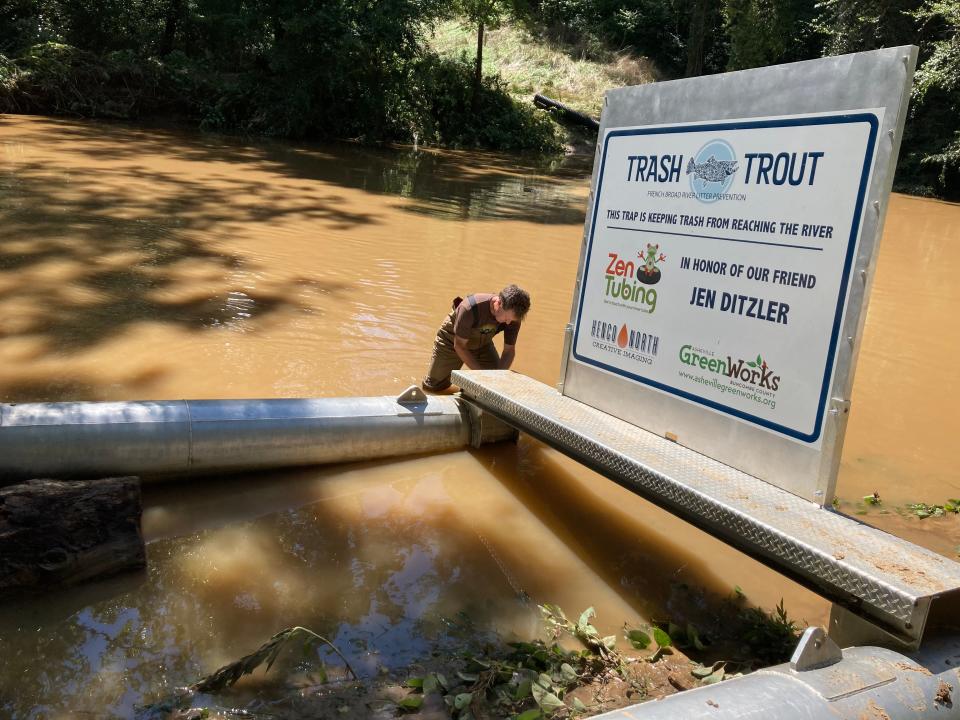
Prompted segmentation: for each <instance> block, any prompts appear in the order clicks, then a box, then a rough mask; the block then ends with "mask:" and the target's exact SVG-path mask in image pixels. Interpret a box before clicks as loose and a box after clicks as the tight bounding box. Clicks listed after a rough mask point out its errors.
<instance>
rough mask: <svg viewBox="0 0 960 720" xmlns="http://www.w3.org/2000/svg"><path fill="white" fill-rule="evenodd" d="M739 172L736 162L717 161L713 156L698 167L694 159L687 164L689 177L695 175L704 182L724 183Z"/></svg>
mask: <svg viewBox="0 0 960 720" xmlns="http://www.w3.org/2000/svg"><path fill="white" fill-rule="evenodd" d="M736 171H737V161H736V160H717V159H716V158H715V157H714V156H713V155H711V156H710V158H709V159H708V160H707V161H706V162H705V163H700V164H699V165H697V164H696V163H695V162H694V161H693V158H690V162H689V163H687V175H689V174H690V173H693V174H694V175H695V176H696V177H698V178H700V179H701V180H703V181H704V182H715V183H718V182H723V181H724V180H726V179H727V176H728V175H733V174H734V173H735V172H736Z"/></svg>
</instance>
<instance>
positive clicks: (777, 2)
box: [723, 0, 817, 70]
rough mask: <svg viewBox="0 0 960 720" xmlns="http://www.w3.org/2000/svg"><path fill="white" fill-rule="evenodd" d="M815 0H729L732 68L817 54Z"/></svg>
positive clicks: (726, 22) (727, 24) (725, 11)
mask: <svg viewBox="0 0 960 720" xmlns="http://www.w3.org/2000/svg"><path fill="white" fill-rule="evenodd" d="M815 13H816V9H815V5H814V0H725V2H724V6H723V22H724V28H725V30H726V32H727V35H728V37H729V41H730V46H729V60H728V64H727V67H728V69H730V70H742V69H744V68H752V67H761V66H764V65H773V64H775V63H781V62H792V61H794V60H805V59H807V58H810V57H814V56H815V55H816V54H817V47H816V37H815V31H814V29H813V26H812V23H813V20H814V17H815Z"/></svg>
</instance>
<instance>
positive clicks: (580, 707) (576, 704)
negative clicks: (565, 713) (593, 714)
mask: <svg viewBox="0 0 960 720" xmlns="http://www.w3.org/2000/svg"><path fill="white" fill-rule="evenodd" d="M573 709H574V710H577V711H579V712H585V711H586V709H587V706H586V705H584V704H583V701H582V700H581V699H580V698H574V699H573Z"/></svg>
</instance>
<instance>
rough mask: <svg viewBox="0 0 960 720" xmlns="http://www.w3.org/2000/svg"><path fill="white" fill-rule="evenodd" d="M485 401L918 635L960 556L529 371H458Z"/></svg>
mask: <svg viewBox="0 0 960 720" xmlns="http://www.w3.org/2000/svg"><path fill="white" fill-rule="evenodd" d="M453 381H454V383H455V384H456V385H458V386H459V387H460V388H461V390H462V392H463V394H464V395H465V396H466V397H467V398H468V399H469V400H471V401H473V402H474V403H476V404H477V405H479V406H480V407H482V408H483V409H485V410H487V411H489V412H491V413H493V414H494V415H497V416H498V417H500V418H501V419H503V420H505V421H506V422H509V423H510V424H512V425H514V426H516V427H518V428H519V429H521V430H523V431H525V432H528V433H530V434H531V435H533V436H535V437H537V438H539V439H541V440H543V441H544V442H546V443H548V444H549V445H552V446H553V447H555V448H557V449H558V450H560V451H562V452H564V453H565V454H567V455H569V456H571V457H573V458H574V459H576V460H578V461H580V462H582V463H584V464H585V465H587V466H589V467H591V468H593V469H594V470H596V471H597V472H599V473H601V474H603V475H605V476H606V477H608V478H610V479H612V480H615V481H616V482H618V483H620V484H621V485H623V486H624V487H626V488H628V489H630V490H633V491H634V492H636V493H637V494H639V495H642V496H643V497H645V498H647V499H648V500H651V501H653V502H655V503H657V504H658V505H660V506H662V507H664V508H666V509H668V510H670V511H671V512H673V513H674V514H676V515H678V516H680V517H682V518H684V519H685V520H687V521H689V522H691V523H693V524H694V525H696V526H698V527H700V528H701V529H703V530H705V531H707V532H710V533H711V534H713V535H715V536H717V537H718V538H720V539H722V540H724V541H726V542H728V543H730V544H731V545H732V546H734V547H736V548H737V549H739V550H742V551H744V552H747V553H749V554H751V555H753V556H755V557H758V558H760V559H762V560H764V561H765V562H767V563H768V564H770V565H772V566H774V567H775V568H776V569H778V570H780V571H781V572H784V573H785V574H788V575H790V576H791V577H793V578H795V579H797V580H799V581H801V582H803V583H804V584H805V585H807V586H809V587H811V588H813V589H814V590H815V591H817V592H819V593H820V594H822V595H824V596H825V597H827V598H829V599H831V600H834V601H837V602H842V603H844V604H845V605H846V606H848V607H851V608H855V609H856V611H857V612H859V613H860V614H863V615H865V616H867V617H869V618H871V619H872V620H874V621H876V622H879V623H880V624H882V625H884V626H885V627H887V628H889V629H890V631H891V632H893V633H894V634H896V635H898V636H900V637H902V638H905V639H906V641H907V642H910V641H917V640H918V639H919V638H920V637H921V635H922V633H923V628H924V624H925V622H926V616H927V612H928V611H929V608H930V604H931V601H932V600H933V599H934V598H935V597H938V596H940V595H942V594H944V593H948V592H953V591H958V590H960V564H957V563H955V562H953V561H951V560H949V559H947V558H945V557H942V556H940V555H937V554H935V553H933V552H930V551H929V550H926V549H924V548H921V547H918V546H916V545H913V544H911V543H908V542H906V541H905V540H901V539H900V538H897V537H894V536H893V535H889V534H888V533H885V532H882V531H880V530H877V529H875V528H872V527H869V526H867V525H864V524H862V523H860V522H858V521H856V520H854V519H852V518H849V517H847V516H844V515H840V514H839V513H836V512H833V511H832V510H828V509H824V508H822V507H820V506H819V505H817V504H816V503H813V502H809V501H806V500H803V499H802V498H799V497H797V496H796V495H793V494H791V493H789V492H786V491H784V490H782V489H780V488H777V487H774V486H773V485H770V484H769V483H766V482H763V481H762V480H759V479H757V478H755V477H752V476H750V475H747V474H746V473H743V472H741V471H739V470H736V469H734V468H732V467H730V466H728V465H724V464H722V463H720V462H717V461H715V460H711V459H710V458H708V457H705V456H703V455H700V454H698V453H696V452H694V451H692V450H690V449H688V448H685V447H683V446H681V445H678V444H677V443H674V442H671V441H669V440H666V439H664V438H662V437H658V436H657V435H654V434H653V433H650V432H647V431H645V430H642V429H639V428H637V427H635V426H634V425H631V424H629V423H627V422H624V421H622V420H619V419H618V418H616V417H613V416H611V415H608V414H606V413H604V412H601V411H599V410H597V409H596V408H593V407H590V406H588V405H585V404H584V403H581V402H578V401H576V400H573V399H572V398H569V397H565V396H563V395H561V394H560V393H558V392H557V391H556V390H554V389H553V388H551V387H549V386H548V385H544V384H543V383H540V382H537V381H535V380H532V379H530V378H528V377H525V376H523V375H519V374H517V373H512V372H509V371H502V370H469V371H467V370H461V371H456V372H455V373H454V376H453Z"/></svg>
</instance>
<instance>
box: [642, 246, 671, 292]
mask: <svg viewBox="0 0 960 720" xmlns="http://www.w3.org/2000/svg"><path fill="white" fill-rule="evenodd" d="M659 250H660V245H659V243H658V244H657V245H651V244H650V243H647V252H646V253H644V252H643V250H641V251H639V252H638V253H637V257H638V258H640V260H642V261H643V266H642V267H640V268H637V280H639V281H640V282H642V283H643V284H644V285H656V284H657V283H658V282H660V268H658V267H657V263H662V262H664V261H666V259H667V256H666V255H664V254H663V253H660V255H659V256H658V255H657V253H658V252H659Z"/></svg>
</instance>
